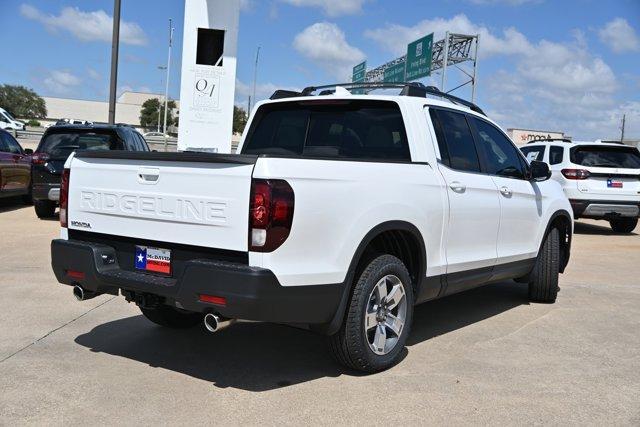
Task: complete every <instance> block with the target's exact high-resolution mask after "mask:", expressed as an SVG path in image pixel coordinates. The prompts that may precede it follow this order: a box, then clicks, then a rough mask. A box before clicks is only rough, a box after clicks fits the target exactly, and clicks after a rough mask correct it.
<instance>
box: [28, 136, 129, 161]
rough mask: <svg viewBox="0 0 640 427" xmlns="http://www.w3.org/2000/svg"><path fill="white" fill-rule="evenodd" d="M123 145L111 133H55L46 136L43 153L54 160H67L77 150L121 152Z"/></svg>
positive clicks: (41, 149) (42, 145)
mask: <svg viewBox="0 0 640 427" xmlns="http://www.w3.org/2000/svg"><path fill="white" fill-rule="evenodd" d="M121 149H122V145H121V144H120V142H119V141H118V139H117V138H116V137H115V136H114V135H113V134H111V133H96V132H82V133H81V132H62V133H61V132H55V133H50V134H48V135H47V136H45V138H44V140H43V141H42V144H41V146H40V150H39V151H41V152H44V153H47V154H49V155H50V156H51V157H53V158H57V157H59V158H66V157H68V156H69V155H70V154H71V153H72V152H73V151H75V150H121Z"/></svg>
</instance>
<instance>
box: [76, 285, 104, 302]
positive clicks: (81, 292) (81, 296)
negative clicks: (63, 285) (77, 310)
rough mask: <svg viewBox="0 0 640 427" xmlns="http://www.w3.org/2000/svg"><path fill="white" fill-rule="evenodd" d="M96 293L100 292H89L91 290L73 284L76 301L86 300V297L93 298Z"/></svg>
mask: <svg viewBox="0 0 640 427" xmlns="http://www.w3.org/2000/svg"><path fill="white" fill-rule="evenodd" d="M98 295H100V294H97V293H95V292H91V291H87V290H85V289H84V288H83V287H82V286H80V285H75V286H74V287H73V296H74V297H75V298H76V299H77V300H78V301H86V300H88V299H91V298H95V297H97V296H98Z"/></svg>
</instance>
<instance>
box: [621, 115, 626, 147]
mask: <svg viewBox="0 0 640 427" xmlns="http://www.w3.org/2000/svg"><path fill="white" fill-rule="evenodd" d="M626 121H627V115H626V114H623V115H622V133H621V135H620V142H622V143H623V144H624V125H625V122H626Z"/></svg>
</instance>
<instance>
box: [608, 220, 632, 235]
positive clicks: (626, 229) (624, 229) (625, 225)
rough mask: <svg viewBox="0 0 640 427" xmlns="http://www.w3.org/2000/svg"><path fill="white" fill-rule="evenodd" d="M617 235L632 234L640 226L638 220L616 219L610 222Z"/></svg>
mask: <svg viewBox="0 0 640 427" xmlns="http://www.w3.org/2000/svg"><path fill="white" fill-rule="evenodd" d="M609 224H610V225H611V229H612V230H613V231H615V232H616V233H631V232H632V231H633V230H635V228H636V226H637V225H638V218H616V219H612V220H610V221H609Z"/></svg>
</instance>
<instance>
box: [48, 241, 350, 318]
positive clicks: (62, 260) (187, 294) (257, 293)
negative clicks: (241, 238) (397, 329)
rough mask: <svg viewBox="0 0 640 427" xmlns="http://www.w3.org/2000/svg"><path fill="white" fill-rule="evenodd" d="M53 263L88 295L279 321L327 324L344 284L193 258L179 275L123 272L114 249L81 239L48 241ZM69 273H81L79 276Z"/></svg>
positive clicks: (57, 272)
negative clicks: (147, 298)
mask: <svg viewBox="0 0 640 427" xmlns="http://www.w3.org/2000/svg"><path fill="white" fill-rule="evenodd" d="M51 265H52V267H53V271H54V273H55V275H56V278H57V279H58V281H59V282H60V283H62V284H65V285H71V286H73V285H76V284H79V285H81V286H82V287H83V288H85V289H86V290H89V291H93V292H98V293H109V294H114V295H117V294H118V290H119V289H120V290H123V291H127V292H128V293H132V292H133V293H134V294H143V295H148V294H151V295H154V296H159V297H161V300H162V302H163V303H165V304H168V305H173V306H175V307H179V308H183V309H185V310H189V311H195V312H201V313H206V312H212V313H218V314H220V315H221V316H224V317H228V318H236V319H246V320H258V321H267V322H279V323H298V324H326V323H329V322H331V320H332V319H333V318H334V315H335V313H336V311H337V309H338V306H339V305H340V300H341V297H342V293H343V292H342V291H343V285H342V284H331V285H312V286H281V285H280V283H279V282H278V279H277V278H276V276H275V275H274V274H273V272H272V271H271V270H267V269H263V268H257V267H251V266H248V265H244V264H239V263H233V262H226V261H214V260H209V259H193V260H190V261H188V262H187V263H186V264H185V268H184V269H183V270H182V272H181V274H180V277H164V276H156V275H152V274H147V273H141V272H137V271H131V270H125V269H122V268H121V267H120V265H119V263H118V257H117V252H116V250H115V249H114V248H113V247H111V246H108V245H103V244H99V243H90V242H83V241H79V240H63V239H56V240H53V241H52V242H51ZM68 271H75V272H82V273H83V274H84V277H83V278H78V277H77V275H75V276H76V277H71V276H69V274H68ZM201 294H204V295H213V296H218V297H223V298H225V299H226V305H225V306H221V305H215V304H210V303H205V302H201V301H200V300H199V295H201Z"/></svg>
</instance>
